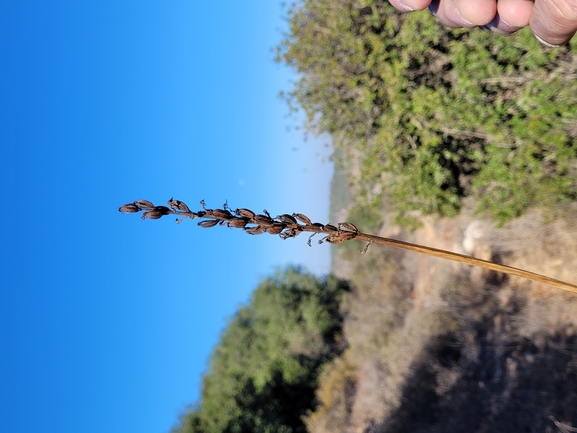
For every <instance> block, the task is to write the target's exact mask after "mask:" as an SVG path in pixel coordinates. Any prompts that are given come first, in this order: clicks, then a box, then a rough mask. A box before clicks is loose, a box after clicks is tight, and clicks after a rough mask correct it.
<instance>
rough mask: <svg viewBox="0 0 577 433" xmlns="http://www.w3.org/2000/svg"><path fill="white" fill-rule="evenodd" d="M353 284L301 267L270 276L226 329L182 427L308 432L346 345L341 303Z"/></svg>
mask: <svg viewBox="0 0 577 433" xmlns="http://www.w3.org/2000/svg"><path fill="white" fill-rule="evenodd" d="M347 291H348V286H347V285H346V284H345V283H344V282H343V281H341V280H338V279H336V278H334V277H332V276H328V277H326V278H324V279H319V278H316V277H315V276H313V275H310V274H307V273H304V272H302V271H301V270H299V269H298V268H289V269H287V270H285V271H284V272H277V274H276V275H275V276H274V277H272V278H267V279H266V280H264V281H263V282H262V283H261V284H260V285H259V286H258V288H257V289H256V290H255V292H254V293H253V295H252V299H251V302H250V304H249V305H248V306H246V307H243V308H241V309H240V310H239V311H238V312H237V313H236V315H235V316H234V317H233V319H232V320H231V322H230V323H229V325H228V327H227V329H226V330H225V331H224V333H223V335H222V337H221V341H220V344H219V345H218V346H217V347H216V349H215V351H214V353H213V355H212V359H211V363H210V371H209V372H208V373H207V374H206V375H205V377H204V380H203V390H202V402H201V404H200V406H199V408H198V409H195V410H192V411H191V412H189V413H188V414H186V415H185V416H184V417H183V419H182V421H181V425H180V426H179V428H178V429H177V430H175V433H196V432H271V433H272V432H275V433H276V432H281V433H291V432H304V431H305V426H304V423H303V421H302V417H303V416H304V415H305V414H306V413H307V411H309V410H311V409H313V408H314V405H315V399H314V392H315V389H316V387H317V379H318V375H319V372H320V368H321V367H322V365H323V364H324V363H326V362H327V361H329V360H330V359H332V358H333V357H334V356H336V355H337V354H338V353H340V351H341V350H342V348H341V347H340V344H339V342H338V337H339V334H340V331H341V325H342V320H343V319H342V316H341V313H340V310H339V308H340V302H341V298H342V296H343V294H344V293H345V292H347Z"/></svg>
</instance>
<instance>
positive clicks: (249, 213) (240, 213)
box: [234, 208, 255, 219]
mask: <svg viewBox="0 0 577 433" xmlns="http://www.w3.org/2000/svg"><path fill="white" fill-rule="evenodd" d="M234 213H235V214H237V215H238V216H240V217H243V218H249V219H250V218H253V217H254V215H255V213H254V212H253V211H251V210H248V209H244V208H241V209H236V210H235V211H234Z"/></svg>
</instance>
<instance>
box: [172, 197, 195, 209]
mask: <svg viewBox="0 0 577 433" xmlns="http://www.w3.org/2000/svg"><path fill="white" fill-rule="evenodd" d="M168 205H169V206H170V207H171V208H172V209H174V210H177V211H183V212H190V209H189V208H188V206H187V205H186V204H185V203H183V202H181V201H180V200H174V199H172V198H171V199H170V200H168Z"/></svg>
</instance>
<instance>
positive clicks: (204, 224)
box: [198, 220, 220, 229]
mask: <svg viewBox="0 0 577 433" xmlns="http://www.w3.org/2000/svg"><path fill="white" fill-rule="evenodd" d="M219 222H220V221H219V220H204V221H199V222H198V225H199V226H201V227H204V228H205V229H208V228H210V227H214V226H215V225H217V224H218V223H219Z"/></svg>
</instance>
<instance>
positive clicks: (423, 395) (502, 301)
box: [307, 183, 577, 433]
mask: <svg viewBox="0 0 577 433" xmlns="http://www.w3.org/2000/svg"><path fill="white" fill-rule="evenodd" d="M334 185H335V186H336V185H338V183H335V184H334ZM341 185H342V184H341ZM470 207H472V205H469V208H470ZM335 210H337V209H336V208H333V211H335ZM342 212H344V210H342ZM566 215H567V216H566V218H565V219H557V220H554V221H546V220H544V219H543V217H542V216H541V215H540V214H539V213H538V212H537V211H530V212H528V213H527V214H525V215H524V216H523V217H521V218H519V219H516V220H514V221H513V222H511V223H509V224H507V225H506V226H504V227H502V228H497V227H496V225H495V224H494V223H491V222H489V221H487V220H483V219H479V218H477V217H474V216H472V215H471V212H467V211H465V212H463V214H462V215H461V216H459V217H457V218H453V219H448V218H441V219H437V220H435V219H433V218H425V220H424V225H423V227H422V228H420V229H418V230H417V231H415V232H413V233H408V232H407V231H404V230H402V229H400V228H398V227H395V226H394V225H393V224H392V223H391V220H392V217H391V215H390V211H383V212H382V218H383V220H384V221H385V223H384V224H383V225H382V227H381V229H380V232H379V234H380V235H383V236H389V237H394V238H397V239H403V240H408V241H411V242H419V243H422V244H425V245H430V246H435V247H438V248H443V249H449V250H453V251H457V252H461V253H466V254H471V255H474V256H476V257H480V258H484V259H490V260H494V261H497V262H500V263H504V264H507V265H511V266H515V267H520V268H524V269H530V270H533V271H535V272H539V273H543V274H546V275H551V276H555V277H557V278H561V279H565V280H566V281H570V282H576V281H577V240H576V239H575V236H574V233H576V230H577V212H576V211H575V207H574V208H573V209H572V210H570V211H569V210H568V211H567V213H566ZM352 244H353V245H354V243H352ZM362 247H363V246H362V245H361V244H360V243H359V244H358V245H354V248H351V247H350V246H348V247H347V246H344V245H343V246H342V247H341V246H339V247H337V248H336V253H335V256H334V263H333V271H334V272H335V274H337V275H338V276H339V277H343V278H349V279H350V280H351V281H352V282H353V286H354V290H353V292H352V294H351V295H350V296H349V298H348V300H347V303H346V309H347V314H346V315H345V321H344V328H343V329H344V337H345V340H346V341H347V343H348V348H347V350H346V351H345V352H344V353H343V354H342V355H341V356H340V357H339V358H338V359H337V360H336V361H335V362H333V363H332V364H331V366H330V367H329V368H328V369H327V370H326V371H325V376H324V381H322V382H321V385H320V388H319V390H318V392H317V397H318V399H319V401H320V402H321V405H320V407H318V408H317V409H316V410H315V412H314V413H313V414H312V415H310V416H309V418H308V420H307V425H308V427H309V431H311V432H367V433H368V432H406V431H411V432H421V431H422V432H433V431H451V432H459V431H462V432H488V431H491V432H513V431H515V432H517V431H527V432H543V431H551V432H554V431H574V430H569V429H570V428H575V427H577V297H576V296H575V295H573V294H570V293H564V292H561V291H558V290H557V289H554V288H553V289H552V288H551V287H548V286H544V285H539V284H537V283H532V282H529V281H524V280H522V279H520V278H515V277H513V278H509V277H505V276H503V275H500V274H496V273H494V272H488V271H485V270H482V269H476V268H470V267H467V266H463V265H459V264H453V263H451V262H447V261H443V260H441V259H436V258H431V257H428V256H424V255H420V254H416V253H412V252H404V251H395V250H391V249H388V248H382V247H379V246H372V247H371V248H370V249H369V251H368V253H367V254H366V255H361V254H358V253H357V251H358V250H360V249H362ZM343 270H344V271H343Z"/></svg>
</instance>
